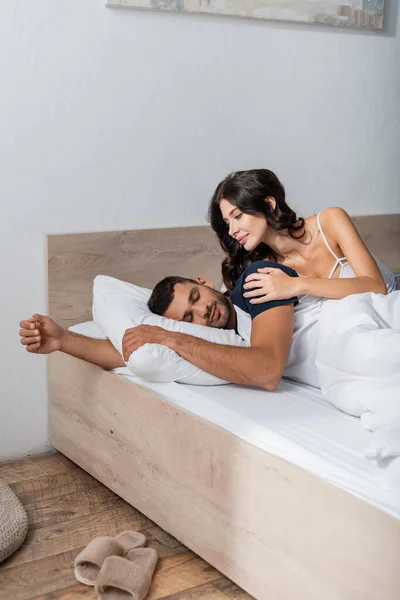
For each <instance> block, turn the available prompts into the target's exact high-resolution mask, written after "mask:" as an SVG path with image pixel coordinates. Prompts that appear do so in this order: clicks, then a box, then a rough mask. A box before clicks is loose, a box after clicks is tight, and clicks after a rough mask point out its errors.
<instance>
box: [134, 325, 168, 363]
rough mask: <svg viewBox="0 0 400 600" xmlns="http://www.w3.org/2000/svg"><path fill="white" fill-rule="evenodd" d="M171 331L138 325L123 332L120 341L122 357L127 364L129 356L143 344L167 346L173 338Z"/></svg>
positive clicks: (153, 326)
mask: <svg viewBox="0 0 400 600" xmlns="http://www.w3.org/2000/svg"><path fill="white" fill-rule="evenodd" d="M174 335H176V334H174V333H173V332H172V331H167V330H166V329H162V327H156V326H155V325H138V326H137V327H132V328H131V329H127V330H126V331H125V334H124V337H123V339H122V355H123V357H124V360H125V362H128V360H129V357H130V355H131V354H132V352H135V350H138V349H139V348H140V347H141V346H144V344H161V345H162V346H169V344H170V343H171V340H172V339H173V337H174Z"/></svg>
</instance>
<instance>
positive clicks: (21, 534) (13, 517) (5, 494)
mask: <svg viewBox="0 0 400 600" xmlns="http://www.w3.org/2000/svg"><path fill="white" fill-rule="evenodd" d="M27 532H28V517H27V514H26V512H25V509H24V507H23V506H22V504H21V502H20V501H19V500H18V498H17V496H16V495H15V494H14V492H13V491H12V490H11V488H10V487H9V486H8V485H7V484H6V483H5V481H2V480H1V479H0V562H2V561H3V560H5V559H6V558H8V557H9V556H11V554H12V553H13V552H15V551H16V550H17V548H19V547H20V546H21V544H22V543H23V542H24V540H25V537H26V534H27Z"/></svg>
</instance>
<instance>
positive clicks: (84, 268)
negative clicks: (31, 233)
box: [47, 214, 400, 327]
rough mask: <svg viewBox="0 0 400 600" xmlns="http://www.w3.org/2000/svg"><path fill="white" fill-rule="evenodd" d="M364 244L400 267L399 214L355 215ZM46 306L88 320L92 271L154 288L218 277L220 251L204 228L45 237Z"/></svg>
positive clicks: (59, 315) (60, 315) (63, 318)
mask: <svg viewBox="0 0 400 600" xmlns="http://www.w3.org/2000/svg"><path fill="white" fill-rule="evenodd" d="M353 221H354V223H355V224H356V227H357V229H358V230H359V232H360V234H361V236H362V237H363V239H364V241H365V243H366V244H367V246H368V248H369V249H370V250H371V252H373V253H374V254H376V255H377V256H378V257H379V258H380V259H381V260H382V261H383V262H384V263H385V264H386V265H387V266H388V267H389V268H391V269H392V270H394V271H396V270H397V271H400V215H399V214H396V215H374V216H366V217H353ZM47 239H48V310H49V314H50V316H52V317H53V318H54V319H56V321H58V322H59V323H60V324H61V325H62V326H63V327H68V326H70V325H73V324H75V323H79V322H82V321H88V320H90V319H91V318H92V286H93V279H94V278H95V277H96V275H99V274H102V275H110V276H112V277H117V278H118V279H122V280H124V281H130V282H132V283H135V284H137V285H141V286H144V287H153V286H154V285H155V284H156V283H157V282H158V281H159V280H160V279H162V278H163V277H166V276H167V275H181V276H186V277H196V276H200V277H205V278H206V279H209V280H211V281H213V282H214V283H215V284H219V283H220V281H221V268H220V267H221V261H222V251H221V249H220V247H219V244H218V241H217V239H216V237H215V235H214V233H213V232H212V230H211V228H210V227H208V226H202V227H177V228H172V229H148V230H143V229H142V230H137V231H111V232H104V233H80V234H66V235H50V236H48V238H47Z"/></svg>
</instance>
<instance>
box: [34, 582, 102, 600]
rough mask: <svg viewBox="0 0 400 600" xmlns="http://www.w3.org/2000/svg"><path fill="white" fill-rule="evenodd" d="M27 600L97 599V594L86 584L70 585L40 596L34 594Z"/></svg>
mask: <svg viewBox="0 0 400 600" xmlns="http://www.w3.org/2000/svg"><path fill="white" fill-rule="evenodd" d="M29 600H97V594H96V592H95V591H94V588H91V587H88V586H87V585H82V584H78V585H72V586H71V587H68V588H65V589H64V590H56V591H55V592H49V593H48V594H42V595H41V596H35V598H30V599H29Z"/></svg>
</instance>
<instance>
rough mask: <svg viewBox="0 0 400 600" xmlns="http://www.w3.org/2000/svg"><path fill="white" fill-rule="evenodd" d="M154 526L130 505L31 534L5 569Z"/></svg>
mask: <svg viewBox="0 0 400 600" xmlns="http://www.w3.org/2000/svg"><path fill="white" fill-rule="evenodd" d="M149 524H150V525H153V523H152V522H151V521H150V520H149V519H148V518H147V517H145V516H144V515H142V514H141V513H138V512H137V511H135V509H133V508H132V507H131V506H129V505H128V504H125V505H124V506H120V507H118V508H114V509H111V510H107V511H104V512H102V513H97V514H93V515H89V516H84V517H77V518H75V519H71V520H69V521H66V522H65V523H60V524H58V525H52V526H50V527H43V528H42V529H34V530H32V531H28V535H27V538H26V540H25V543H24V544H23V546H22V547H21V548H20V550H18V552H16V553H15V554H14V555H13V556H12V557H10V558H9V559H8V560H7V561H6V562H5V563H4V564H3V565H2V566H1V567H0V574H2V573H1V571H2V570H4V569H9V568H11V567H15V566H16V565H21V564H23V563H29V562H31V561H37V560H41V559H43V558H48V557H51V556H52V555H54V554H58V553H60V552H65V551H69V550H72V549H74V548H81V547H84V546H86V545H87V544H88V543H89V542H90V541H91V540H92V539H93V538H96V537H100V536H103V535H111V536H115V535H117V533H120V532H121V531H124V530H126V529H133V530H136V531H140V530H142V529H145V528H146V527H148V526H149Z"/></svg>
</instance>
